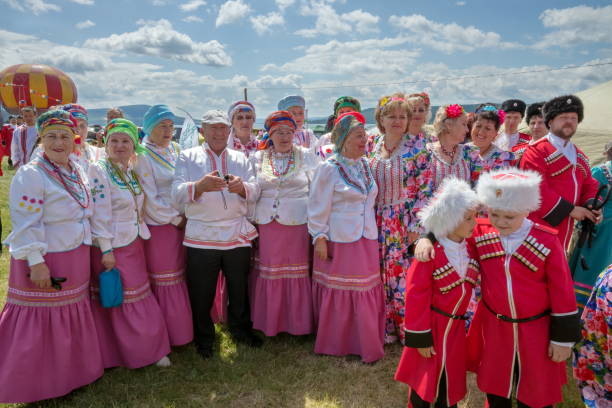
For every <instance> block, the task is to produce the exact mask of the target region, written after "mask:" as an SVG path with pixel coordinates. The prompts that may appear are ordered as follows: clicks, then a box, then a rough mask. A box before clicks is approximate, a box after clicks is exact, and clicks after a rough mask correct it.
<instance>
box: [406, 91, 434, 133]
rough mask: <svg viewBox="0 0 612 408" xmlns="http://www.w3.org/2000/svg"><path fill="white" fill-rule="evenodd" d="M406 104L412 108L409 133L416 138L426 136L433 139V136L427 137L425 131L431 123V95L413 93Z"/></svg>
mask: <svg viewBox="0 0 612 408" xmlns="http://www.w3.org/2000/svg"><path fill="white" fill-rule="evenodd" d="M406 102H408V103H409V104H410V105H411V106H412V115H411V119H410V125H409V126H408V133H409V134H411V135H415V136H417V135H424V136H425V137H427V138H429V139H431V136H430V135H427V131H426V129H425V125H426V124H427V123H428V122H429V119H431V102H430V100H429V95H428V94H427V93H426V92H420V93H413V94H410V95H408V98H406Z"/></svg>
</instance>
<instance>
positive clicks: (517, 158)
mask: <svg viewBox="0 0 612 408" xmlns="http://www.w3.org/2000/svg"><path fill="white" fill-rule="evenodd" d="M527 147H529V143H517V144H515V145H514V147H513V148H512V153H514V163H512V165H513V166H518V164H519V163H520V162H521V157H523V154H524V153H525V150H527Z"/></svg>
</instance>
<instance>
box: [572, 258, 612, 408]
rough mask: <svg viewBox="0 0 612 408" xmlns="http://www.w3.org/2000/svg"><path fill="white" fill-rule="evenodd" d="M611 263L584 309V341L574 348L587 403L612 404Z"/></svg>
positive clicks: (591, 406) (577, 375)
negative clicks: (611, 349) (611, 354)
mask: <svg viewBox="0 0 612 408" xmlns="http://www.w3.org/2000/svg"><path fill="white" fill-rule="evenodd" d="M611 335H612V265H610V266H608V268H607V270H605V271H603V272H602V273H601V275H599V278H598V279H597V282H596V283H595V287H594V288H593V292H592V293H591V296H590V298H589V300H588V302H587V304H586V305H585V307H584V312H582V340H581V341H580V342H578V344H576V347H575V348H574V359H573V364H574V378H575V379H576V382H577V383H578V388H580V396H581V397H582V400H583V402H584V405H585V406H586V407H589V408H604V407H606V408H609V407H612V358H611V357H610V346H611V345H612V336H611Z"/></svg>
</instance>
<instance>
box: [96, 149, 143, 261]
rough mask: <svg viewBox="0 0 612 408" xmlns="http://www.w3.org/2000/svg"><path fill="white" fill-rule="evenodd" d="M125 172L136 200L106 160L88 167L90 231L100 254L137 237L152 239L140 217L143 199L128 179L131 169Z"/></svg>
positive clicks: (125, 244) (132, 180) (129, 242)
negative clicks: (91, 200) (90, 212)
mask: <svg viewBox="0 0 612 408" xmlns="http://www.w3.org/2000/svg"><path fill="white" fill-rule="evenodd" d="M117 166H119V165H117ZM127 170H128V171H127V172H126V174H125V175H124V177H125V180H126V181H127V182H128V183H130V185H131V186H132V188H133V189H134V190H135V191H136V193H137V195H136V197H134V196H133V195H132V193H131V192H130V190H128V188H127V186H126V185H125V184H124V183H123V181H121V179H120V178H119V176H118V175H117V174H116V173H115V171H114V170H113V169H112V167H111V165H110V163H109V162H108V159H103V160H100V161H99V162H98V163H95V164H92V165H91V166H89V180H90V183H91V191H92V194H91V195H92V198H93V204H94V206H93V207H94V213H93V217H92V218H91V220H92V222H91V229H92V235H93V238H94V244H97V245H98V246H99V247H100V250H101V251H102V252H105V251H108V250H110V249H112V248H121V247H125V246H128V245H129V244H131V243H132V242H133V241H134V240H135V239H136V238H138V237H139V236H140V237H141V238H143V239H149V238H151V233H150V232H149V229H148V228H147V225H146V224H145V223H144V220H143V217H141V216H139V214H142V207H143V204H144V199H145V196H144V194H143V192H142V190H141V189H140V187H139V185H138V183H137V181H136V180H135V179H133V178H132V177H131V171H132V170H133V169H132V166H131V165H130V166H129V167H128V169H127Z"/></svg>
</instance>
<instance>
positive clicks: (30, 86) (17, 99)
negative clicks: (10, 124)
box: [0, 64, 77, 113]
mask: <svg viewBox="0 0 612 408" xmlns="http://www.w3.org/2000/svg"><path fill="white" fill-rule="evenodd" d="M0 100H1V101H2V104H3V105H4V106H5V108H6V109H7V110H8V111H9V112H11V113H16V112H17V111H18V110H19V108H20V107H23V106H36V108H37V109H39V110H45V109H48V108H49V107H51V106H54V105H62V104H66V103H75V102H76V101H77V89H76V86H75V85H74V82H73V81H72V79H70V77H69V76H68V75H66V74H65V73H63V72H62V71H60V70H59V69H57V68H53V67H50V66H48V65H39V64H19V65H13V66H10V67H8V68H5V69H4V70H2V71H1V72H0Z"/></svg>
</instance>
